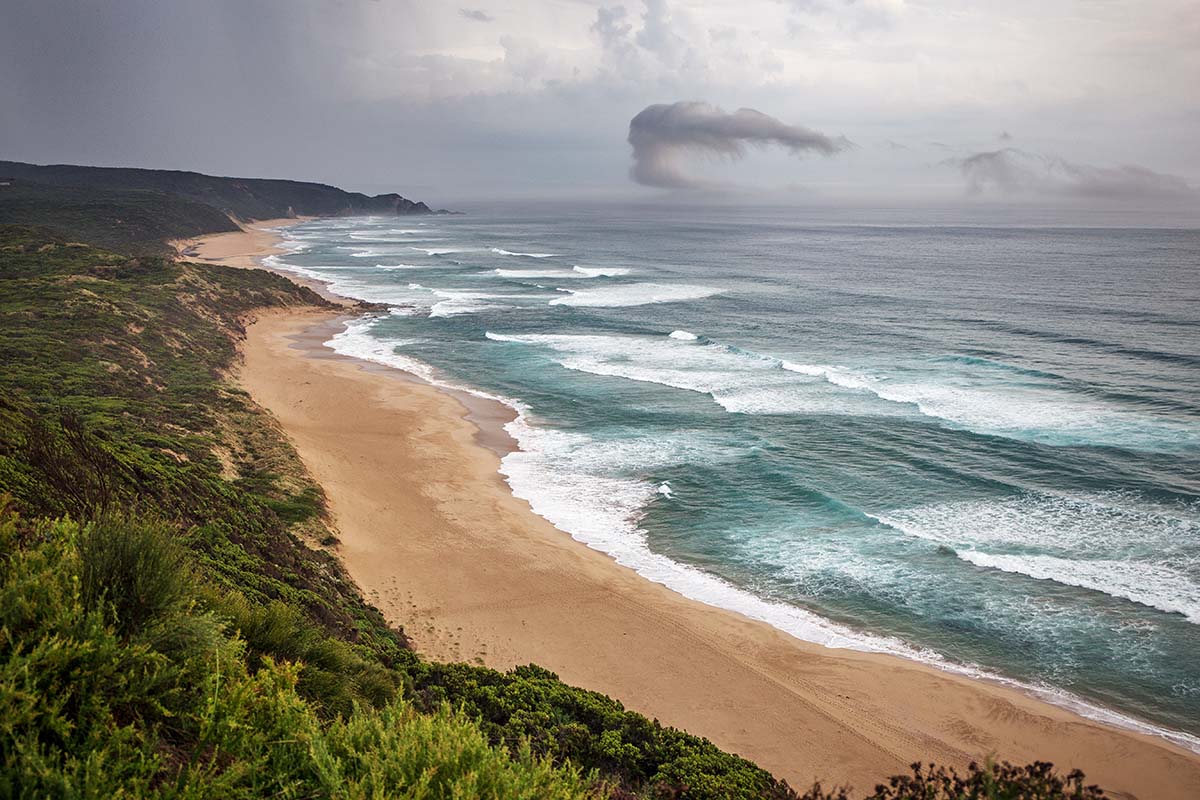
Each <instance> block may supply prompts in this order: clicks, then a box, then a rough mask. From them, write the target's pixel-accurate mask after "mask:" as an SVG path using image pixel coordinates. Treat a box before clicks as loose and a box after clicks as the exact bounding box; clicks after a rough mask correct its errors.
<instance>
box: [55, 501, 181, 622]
mask: <svg viewBox="0 0 1200 800" xmlns="http://www.w3.org/2000/svg"><path fill="white" fill-rule="evenodd" d="M78 549H79V560H80V574H79V588H80V593H81V597H82V599H83V603H84V606H85V607H86V608H88V609H99V610H102V611H103V612H104V613H105V618H106V619H107V620H108V621H109V622H110V623H111V624H112V625H113V626H114V627H115V628H116V629H117V631H119V632H120V633H122V634H125V635H130V634H134V633H136V632H138V631H140V630H141V629H142V628H143V627H144V626H145V625H146V623H147V622H149V621H150V620H152V619H156V618H161V617H165V616H167V615H168V614H169V613H171V612H172V611H176V610H180V609H181V607H182V605H183V604H185V603H186V602H187V601H188V600H190V598H191V594H192V593H191V576H190V575H189V574H188V571H187V568H186V566H185V562H184V550H183V548H182V547H180V546H179V544H178V543H177V542H176V541H175V540H174V537H173V535H172V532H171V530H170V528H168V527H167V526H166V525H165V524H164V523H162V522H160V521H158V520H154V519H145V518H138V517H132V516H129V515H127V514H122V513H118V512H109V513H106V514H105V515H103V516H101V517H99V518H98V519H96V520H95V521H94V522H90V523H88V524H87V525H86V526H85V527H84V529H83V531H82V533H81V534H80V536H79V541H78Z"/></svg>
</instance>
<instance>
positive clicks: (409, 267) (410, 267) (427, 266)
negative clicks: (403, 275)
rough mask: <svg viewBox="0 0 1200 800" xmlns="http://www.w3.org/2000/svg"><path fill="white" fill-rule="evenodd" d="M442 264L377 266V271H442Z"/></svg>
mask: <svg viewBox="0 0 1200 800" xmlns="http://www.w3.org/2000/svg"><path fill="white" fill-rule="evenodd" d="M440 268H441V265H440V264H376V265H375V269H440Z"/></svg>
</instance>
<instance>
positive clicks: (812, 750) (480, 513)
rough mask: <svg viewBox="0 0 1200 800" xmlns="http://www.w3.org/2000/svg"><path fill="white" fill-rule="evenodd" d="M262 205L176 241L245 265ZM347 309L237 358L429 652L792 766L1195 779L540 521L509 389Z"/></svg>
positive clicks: (194, 252) (1150, 789) (1198, 782)
mask: <svg viewBox="0 0 1200 800" xmlns="http://www.w3.org/2000/svg"><path fill="white" fill-rule="evenodd" d="M272 244H273V235H272V233H271V231H270V229H269V227H267V224H265V223H259V224H256V225H255V226H254V227H253V228H251V229H250V230H248V231H246V232H244V233H233V234H222V235H220V236H214V237H206V238H205V239H202V240H198V241H196V242H191V243H188V245H187V246H188V247H190V248H191V249H190V250H187V251H186V252H187V254H186V256H185V257H186V258H189V259H194V260H198V261H209V262H211V263H223V264H229V265H233V266H254V265H255V264H254V261H255V259H256V258H258V257H261V255H263V254H264V253H265V252H269V250H266V249H264V248H269V247H270V246H271V245H272ZM344 319H345V316H339V315H338V314H337V313H336V312H330V311H328V310H325V311H322V310H309V311H305V310H299V311H289V312H286V313H273V314H269V315H266V314H264V315H262V316H260V317H259V318H258V319H257V320H255V321H253V324H252V325H251V326H250V327H249V331H248V336H247V339H246V341H245V343H244V348H243V356H244V362H243V366H242V369H241V371H240V380H241V382H242V384H243V386H244V387H245V388H246V390H247V391H248V392H250V394H251V395H252V396H253V398H254V399H255V400H256V401H257V402H258V403H260V404H261V405H262V406H264V407H265V408H267V409H269V410H270V411H271V412H272V413H273V414H274V415H275V416H276V417H277V418H278V420H279V421H280V423H281V424H282V425H283V427H284V429H285V430H286V431H287V433H288V435H289V436H290V437H291V439H292V441H293V442H294V444H295V446H296V448H297V450H298V451H299V453H300V455H301V457H302V458H303V460H304V462H305V464H306V465H307V466H308V468H309V470H311V472H312V473H313V475H314V477H315V478H316V479H317V480H318V481H319V482H320V483H321V484H322V486H324V488H325V491H326V493H327V495H328V498H329V502H330V508H331V511H332V514H333V517H334V520H335V523H336V526H337V529H338V531H339V533H340V538H341V544H340V546H339V553H340V555H341V557H342V558H343V559H344V561H345V563H346V566H347V568H348V569H349V571H350V573H351V575H352V576H353V577H354V579H355V580H356V581H357V582H358V583H359V585H360V586H361V587H362V590H363V592H364V594H365V595H366V596H367V597H368V598H369V599H370V600H371V601H373V602H374V603H376V604H377V605H378V606H379V607H380V609H381V610H382V611H383V612H384V613H385V614H386V615H387V617H388V618H389V619H390V620H392V621H393V622H395V623H397V624H400V625H403V626H404V628H405V630H406V631H407V632H408V634H409V635H410V637H411V638H412V639H413V641H414V642H415V644H416V645H417V647H418V649H419V650H420V651H421V652H422V653H423V654H425V655H427V656H428V657H430V658H433V659H444V660H465V661H477V662H482V663H486V664H488V665H490V666H493V667H497V668H508V667H511V666H514V665H517V664H524V663H530V662H533V663H537V664H540V665H541V666H543V667H546V668H548V669H551V670H553V671H555V672H557V673H558V674H559V675H560V677H562V678H563V680H565V681H567V682H570V683H573V684H576V685H580V686H584V687H587V688H590V689H595V690H597V691H601V692H604V693H606V694H609V695H612V696H614V697H617V698H619V699H620V700H621V701H623V702H624V703H625V704H626V705H627V706H628V707H630V708H633V709H635V710H638V711H640V712H642V713H644V714H646V715H648V716H651V717H656V718H658V719H659V720H661V721H662V722H663V723H666V724H670V725H675V726H678V727H681V728H684V729H686V730H688V731H691V732H692V733H696V734H699V735H702V736H706V737H708V738H709V739H711V740H713V741H714V742H715V743H716V744H718V745H719V746H721V747H722V748H725V749H727V750H730V751H732V752H736V753H739V754H741V755H744V756H746V757H748V758H751V759H753V760H754V761H756V762H758V763H759V764H761V765H762V766H763V767H765V768H767V769H769V770H771V771H772V772H774V773H775V774H777V775H779V776H781V777H784V778H786V779H787V780H788V781H789V782H790V783H791V784H792V785H793V786H795V787H798V788H804V787H806V786H807V785H808V784H810V783H811V782H812V781H813V780H814V779H821V780H822V781H823V782H825V783H826V784H827V785H831V784H850V785H852V786H854V787H856V788H857V789H858V790H859V792H863V791H866V790H869V789H870V788H871V787H873V786H874V784H875V783H876V782H877V781H879V780H881V779H883V778H885V777H886V776H887V775H890V774H893V773H896V772H901V771H905V770H906V768H907V765H908V764H909V763H911V762H913V761H917V760H923V761H930V760H933V761H937V762H939V763H948V764H954V765H965V764H966V763H968V762H969V761H971V760H978V759H983V758H985V757H988V756H992V757H996V758H1000V759H1007V760H1010V761H1014V762H1022V763H1023V762H1027V761H1033V760H1048V761H1052V762H1054V763H1055V764H1056V765H1058V766H1059V767H1060V768H1062V769H1069V768H1072V767H1079V768H1081V769H1083V770H1084V771H1085V772H1086V773H1087V775H1088V778H1089V780H1090V781H1093V782H1096V783H1099V784H1101V785H1102V786H1103V787H1104V788H1105V789H1107V790H1108V791H1110V792H1111V793H1113V794H1114V796H1118V797H1137V798H1180V799H1181V800H1182V799H1183V798H1194V797H1197V796H1200V756H1198V755H1196V754H1194V753H1191V752H1189V751H1187V750H1184V749H1182V748H1179V747H1176V746H1174V745H1172V744H1170V743H1168V742H1166V741H1165V740H1162V739H1159V738H1156V737H1150V736H1144V735H1141V734H1137V733H1134V732H1130V731H1126V730H1123V729H1117V728H1112V727H1108V726H1106V725H1102V724H1099V723H1096V722H1093V721H1090V720H1086V719H1084V718H1082V717H1079V716H1078V715H1076V714H1074V713H1072V712H1070V711H1068V710H1065V709H1062V708H1059V707H1056V706H1053V705H1049V704H1047V703H1043V702H1041V701H1039V700H1036V699H1034V698H1032V697H1029V696H1027V695H1025V694H1023V693H1021V692H1019V691H1016V690H1013V689H1009V688H1007V687H1003V686H998V685H993V684H990V683H985V682H981V681H973V680H970V679H968V678H965V677H960V676H957V675H952V674H948V673H944V672H941V671H939V670H936V669H934V668H932V667H928V666H925V665H922V664H918V663H915V662H910V661H907V660H904V659H901V658H896V657H891V656H883V655H875V654H865V653H858V652H854V651H847V650H834V649H827V648H822V647H819V646H816V645H812V644H809V643H806V642H802V641H800V640H797V639H795V638H793V637H791V636H789V635H787V634H784V633H782V632H780V631H778V630H776V629H774V628H772V627H770V626H768V625H766V624H764V623H759V622H755V621H752V620H749V619H746V618H744V617H741V616H739V615H737V614H734V613H732V612H727V611H724V610H721V609H717V608H713V607H710V606H707V605H704V604H701V603H698V602H695V601H691V600H688V599H686V598H683V597H682V596H680V595H677V594H675V593H673V592H671V591H670V590H668V589H666V588H665V587H662V586H660V585H658V584H654V583H651V582H649V581H647V580H645V579H643V578H641V577H640V576H638V575H637V574H635V573H634V572H632V571H630V570H628V569H625V568H624V567H621V566H619V565H617V564H616V563H615V562H613V561H612V560H611V559H610V558H608V557H607V556H605V555H603V554H601V553H599V552H596V551H593V550H590V549H589V548H587V547H585V546H584V545H582V544H580V543H578V542H575V541H574V540H572V539H571V538H570V537H569V536H567V535H566V534H564V533H562V532H561V531H559V530H558V529H556V528H554V527H553V526H552V525H550V524H549V523H548V522H546V521H545V520H543V519H542V518H540V517H538V516H536V515H535V514H533V513H532V511H530V509H529V507H528V505H527V504H526V503H524V502H523V501H520V500H517V499H516V498H514V497H513V496H512V495H511V493H510V492H509V491H508V487H507V485H506V484H505V483H504V482H503V481H502V479H501V478H500V476H499V475H498V473H497V467H498V465H499V458H500V455H499V453H501V452H503V450H504V448H505V447H506V446H507V445H508V443H507V442H506V441H505V438H504V436H503V434H502V433H498V432H497V431H496V428H497V426H498V424H499V423H501V422H503V419H504V411H503V410H502V409H496V408H490V409H489V408H487V407H486V404H484V405H483V406H480V405H478V404H475V403H469V404H466V403H464V402H463V400H462V399H461V398H459V397H456V396H455V395H453V394H449V393H446V392H443V391H441V390H438V389H436V388H434V387H431V386H429V385H427V384H424V383H422V382H420V381H418V380H416V379H414V378H412V377H410V376H407V375H406V374H404V373H400V372H397V371H394V370H388V369H385V368H381V367H377V366H372V365H367V364H365V363H362V362H358V361H354V360H350V359H346V358H342V357H339V356H336V355H334V354H333V353H332V351H330V350H328V349H327V348H325V347H323V344H322V343H323V342H324V341H325V340H327V339H328V338H329V337H330V336H331V335H332V334H333V333H335V332H336V331H338V330H340V329H341V326H342V324H343V323H344Z"/></svg>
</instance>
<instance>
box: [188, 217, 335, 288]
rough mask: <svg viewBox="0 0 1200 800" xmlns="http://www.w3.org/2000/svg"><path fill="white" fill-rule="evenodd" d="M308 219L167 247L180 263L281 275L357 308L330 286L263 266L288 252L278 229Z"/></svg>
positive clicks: (263, 223)
mask: <svg viewBox="0 0 1200 800" xmlns="http://www.w3.org/2000/svg"><path fill="white" fill-rule="evenodd" d="M308 219H312V217H280V218H278V219H264V220H258V221H255V222H252V223H248V224H242V223H238V227H240V228H241V230H239V231H229V232H228V233H214V234H209V235H208V236H198V237H195V238H192V239H177V240H175V241H172V242H168V243H167V244H169V245H171V246H172V247H174V248H175V250H176V252H177V253H178V256H177V258H179V260H181V261H198V262H200V263H202V264H218V265H220V266H225V267H237V268H239V269H264V270H266V271H267V272H273V273H275V274H276V275H282V276H283V277H285V278H287V279H288V280H290V281H291V282H292V283H295V284H299V285H300V286H306V287H308V288H309V289H312V290H313V291H314V292H316V293H317V294H319V295H320V296H321V297H323V298H325V299H326V300H328V301H329V302H331V303H334V304H336V305H339V306H346V307H347V308H349V307H353V306H357V305H358V303H357V302H355V301H353V300H350V299H348V298H345V297H342V296H341V295H337V294H334V293H333V292H331V291H329V287H328V286H326V285H325V284H324V283H323V282H322V281H318V280H314V279H312V278H306V277H304V276H303V275H297V274H296V273H295V272H288V271H287V270H282V269H276V268H274V267H272V266H270V265H269V264H263V263H262V262H263V259H264V258H266V257H267V256H273V255H278V254H280V253H286V252H287V250H285V249H284V248H281V247H280V246H279V243H280V238H279V233H278V230H279V229H280V228H287V227H289V226H292V225H297V224H299V223H301V222H304V221H305V220H308Z"/></svg>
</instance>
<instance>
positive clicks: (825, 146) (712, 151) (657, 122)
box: [629, 102, 852, 189]
mask: <svg viewBox="0 0 1200 800" xmlns="http://www.w3.org/2000/svg"><path fill="white" fill-rule="evenodd" d="M629 144H630V145H632V146H633V167H632V169H631V170H630V173H629V174H630V176H631V177H632V178H633V179H634V180H635V181H637V182H638V183H641V184H644V185H646V186H659V187H663V188H667V189H690V188H697V187H701V186H704V185H705V184H704V183H703V182H702V181H699V180H697V179H695V178H692V177H690V176H689V175H687V174H686V173H685V172H684V171H683V169H682V167H681V166H680V163H679V162H680V160H681V158H682V157H683V156H685V155H687V154H702V155H709V156H716V157H723V158H733V159H737V158H741V157H742V156H743V155H745V152H746V147H747V145H751V146H755V147H768V146H770V145H778V146H779V147H783V148H786V149H788V150H790V151H791V152H792V153H794V154H797V155H798V154H801V153H819V154H821V155H826V156H831V155H833V154H834V153H837V152H839V151H841V150H845V149H847V148H848V147H851V146H852V145H851V143H850V141H849V140H847V139H846V138H845V137H841V136H839V137H836V138H834V137H830V136H826V135H825V134H823V133H819V132H817V131H814V130H810V129H808V128H803V127H800V126H799V125H788V124H786V123H783V122H780V121H779V120H777V119H775V118H774V117H771V116H768V115H766V114H763V113H762V112H761V111H755V110H754V109H752V108H740V109H738V110H737V111H735V112H733V113H732V114H730V113H726V112H724V111H722V110H721V109H719V108H717V107H715V106H711V105H709V104H708V103H699V102H679V103H671V104H669V105H668V104H658V105H652V106H647V107H646V108H644V109H642V110H641V111H640V112H638V114H637V116H635V117H634V118H633V119H632V120H630V122H629Z"/></svg>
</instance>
